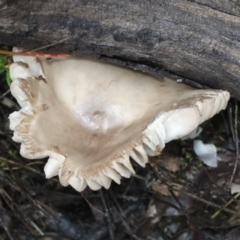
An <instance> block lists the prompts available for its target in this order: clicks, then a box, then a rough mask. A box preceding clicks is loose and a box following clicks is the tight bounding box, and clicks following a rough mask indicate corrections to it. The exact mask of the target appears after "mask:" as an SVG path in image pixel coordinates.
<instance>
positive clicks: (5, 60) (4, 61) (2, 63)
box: [0, 56, 8, 67]
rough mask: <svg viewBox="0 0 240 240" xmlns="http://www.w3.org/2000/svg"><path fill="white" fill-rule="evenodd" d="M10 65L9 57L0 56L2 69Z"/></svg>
mask: <svg viewBox="0 0 240 240" xmlns="http://www.w3.org/2000/svg"><path fill="white" fill-rule="evenodd" d="M7 63H8V59H7V57H3V56H0V67H4V66H5V65H6V64H7Z"/></svg>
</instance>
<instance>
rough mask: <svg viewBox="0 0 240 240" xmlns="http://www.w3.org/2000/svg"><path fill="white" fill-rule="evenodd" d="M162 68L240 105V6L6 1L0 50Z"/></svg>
mask: <svg viewBox="0 0 240 240" xmlns="http://www.w3.org/2000/svg"><path fill="white" fill-rule="evenodd" d="M65 38H68V39H67V40H65V41H64V42H62V43H61V44H58V45H55V46H53V47H51V49H49V50H51V51H66V52H69V53H73V54H75V55H81V54H87V55H94V56H98V57H99V56H105V57H106V56H107V57H110V58H114V59H120V60H121V61H127V60H128V61H130V62H132V63H140V64H145V65H149V66H151V67H159V68H160V69H164V70H165V72H170V73H174V74H177V75H178V76H180V77H182V78H188V79H191V80H193V81H195V82H198V83H201V84H204V85H208V86H209V87H214V88H221V89H227V90H229V91H230V92H231V94H232V96H233V97H235V98H237V99H238V100H240V91H239V87H240V80H239V76H240V42H239V41H240V1H239V0H189V1H187V0H121V1H119V0H81V1H80V0H58V1H56V0H34V1H29V0H5V1H4V0H0V44H9V45H16V46H21V47H25V48H27V49H33V48H37V47H41V46H44V45H47V44H51V43H54V42H58V41H60V40H63V39H65Z"/></svg>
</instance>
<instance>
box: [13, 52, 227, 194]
mask: <svg viewBox="0 0 240 240" xmlns="http://www.w3.org/2000/svg"><path fill="white" fill-rule="evenodd" d="M10 75H11V78H12V80H13V82H12V84H11V92H12V95H13V96H14V97H15V98H16V99H17V101H18V102H19V104H20V106H21V107H22V109H21V110H20V111H19V112H14V113H12V114H11V115H10V117H9V118H10V128H11V129H12V130H13V131H14V136H13V140H14V141H17V142H21V154H22V156H24V157H26V158H29V159H34V158H43V157H46V156H48V157H49V159H48V162H47V164H46V165H45V168H44V171H45V174H46V177H47V178H50V177H53V176H57V175H58V176H59V179H60V183H61V184H62V185H63V186H67V185H69V184H70V185H71V186H72V187H73V188H75V189H76V190H77V191H83V190H84V189H85V187H86V186H87V185H88V186H89V187H90V188H91V189H92V190H98V189H99V188H101V187H102V186H103V187H105V188H106V189H107V188H109V187H110V184H111V181H112V180H114V181H115V182H116V183H118V184H119V183H120V178H121V177H130V176H131V174H134V169H133V167H132V164H131V162H130V158H131V159H133V160H134V161H135V162H136V163H138V164H139V165H140V166H142V167H144V166H145V164H146V163H147V162H148V155H149V156H156V155H159V154H160V153H161V151H162V149H163V148H164V146H165V143H167V142H169V141H171V140H173V139H178V138H181V137H183V136H185V135H187V134H189V133H190V132H191V131H192V130H193V129H195V128H196V127H197V126H198V125H199V124H201V123H202V122H203V121H205V120H207V119H208V118H211V117H212V116H213V115H214V114H216V113H218V112H219V111H220V110H222V109H224V108H225V107H226V105H227V102H228V100H229V97H230V96H229V93H228V92H227V91H221V90H195V89H193V88H191V87H189V86H187V85H184V84H182V83H177V82H176V81H173V80H170V79H168V78H165V79H164V81H160V80H158V79H157V78H155V77H153V76H150V75H148V74H144V73H141V72H136V71H132V70H130V69H127V68H123V67H118V66H115V65H112V64H108V63H103V62H100V61H96V60H89V59H84V58H65V59H56V60H52V61H47V60H39V59H37V58H33V57H25V56H21V57H19V56H16V57H14V63H13V64H12V65H11V67H10Z"/></svg>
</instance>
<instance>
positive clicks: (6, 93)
mask: <svg viewBox="0 0 240 240" xmlns="http://www.w3.org/2000/svg"><path fill="white" fill-rule="evenodd" d="M9 93H10V89H9V90H7V91H6V92H5V93H3V94H2V95H1V96H0V100H1V99H2V98H4V97H5V96H6V95H8V94H9Z"/></svg>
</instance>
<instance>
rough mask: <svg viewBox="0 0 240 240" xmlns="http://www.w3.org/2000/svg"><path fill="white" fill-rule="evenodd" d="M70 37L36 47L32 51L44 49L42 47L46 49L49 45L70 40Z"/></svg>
mask: <svg viewBox="0 0 240 240" xmlns="http://www.w3.org/2000/svg"><path fill="white" fill-rule="evenodd" d="M69 39H70V37H66V38H63V39H62V40H59V41H57V42H54V43H51V44H48V45H45V46H43V47H39V48H35V49H33V50H32V51H31V52H36V51H39V50H42V49H45V48H48V47H52V46H54V45H57V44H59V43H62V42H65V41H66V40H69Z"/></svg>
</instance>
